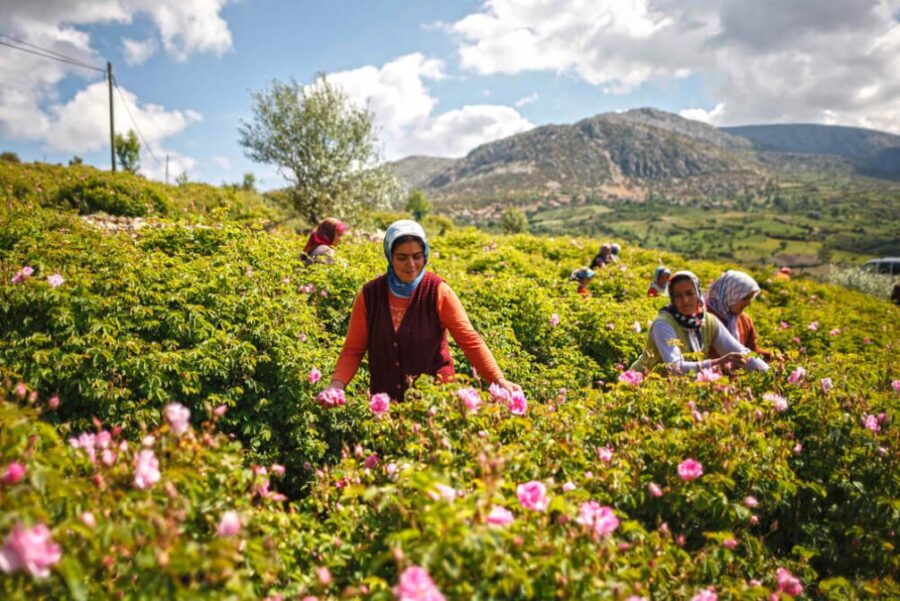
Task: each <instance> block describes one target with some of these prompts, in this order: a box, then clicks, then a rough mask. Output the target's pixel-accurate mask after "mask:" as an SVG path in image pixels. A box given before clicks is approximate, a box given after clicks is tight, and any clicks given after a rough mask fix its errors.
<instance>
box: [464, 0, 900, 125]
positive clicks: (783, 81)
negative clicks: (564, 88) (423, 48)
mask: <svg viewBox="0 0 900 601" xmlns="http://www.w3.org/2000/svg"><path fill="white" fill-rule="evenodd" d="M898 14H900V13H898V3H897V0H795V1H792V2H783V1H781V0H759V1H758V2H746V1H744V0H702V1H701V0H596V1H589V0H553V1H550V2H548V1H544V0H486V1H485V2H484V4H483V5H482V7H481V8H480V9H479V10H478V11H477V12H474V13H472V14H469V15H467V16H465V17H463V18H462V19H460V20H459V21H457V22H455V23H452V24H450V25H447V26H446V29H447V30H449V31H450V32H451V33H452V34H453V35H454V36H456V38H457V40H458V47H459V48H458V49H459V61H460V65H461V66H462V68H464V69H466V70H469V71H472V72H475V73H478V74H485V75H490V74H497V73H503V74H515V73H520V72H523V71H552V72H557V73H566V74H572V75H575V76H577V77H579V78H581V79H583V80H585V81H587V82H588V83H591V84H594V85H597V86H599V87H600V88H601V89H602V90H603V91H605V92H611V93H623V92H629V91H632V90H634V89H635V88H636V87H637V86H639V85H641V84H644V83H646V82H650V81H654V82H655V81H659V80H665V79H677V78H679V77H685V76H687V75H691V74H695V75H698V76H700V77H701V78H702V80H703V81H704V82H706V86H707V89H706V91H707V96H708V97H709V98H710V100H711V101H712V103H713V104H715V108H714V109H712V110H709V111H702V112H699V111H701V110H702V109H693V108H688V109H686V111H687V112H688V114H691V115H694V116H696V117H700V118H703V119H706V120H708V121H710V122H713V123H716V124H736V123H758V122H771V121H780V122H792V121H806V122H820V123H840V124H844V125H859V126H863V127H873V128H877V129H883V130H887V131H893V132H895V133H900V75H898V74H900V19H898V17H897V15H898Z"/></svg>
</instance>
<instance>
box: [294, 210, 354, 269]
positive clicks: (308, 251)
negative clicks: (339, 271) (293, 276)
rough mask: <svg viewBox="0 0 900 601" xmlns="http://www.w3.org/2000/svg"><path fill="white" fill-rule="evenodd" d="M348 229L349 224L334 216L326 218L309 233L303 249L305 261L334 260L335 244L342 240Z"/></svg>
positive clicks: (307, 262) (325, 261) (327, 261)
mask: <svg viewBox="0 0 900 601" xmlns="http://www.w3.org/2000/svg"><path fill="white" fill-rule="evenodd" d="M345 231H347V225H346V224H345V223H343V222H341V221H338V220H337V219H335V218H334V217H329V218H328V219H325V220H324V221H322V222H321V223H319V225H318V226H316V229H314V230H313V232H312V233H311V234H310V235H309V241H308V242H307V243H306V247H305V248H304V249H303V262H304V263H306V264H307V265H309V264H310V263H315V262H322V263H333V262H334V248H333V247H334V246H337V244H338V242H340V240H341V235H342V234H343V233H344V232H345Z"/></svg>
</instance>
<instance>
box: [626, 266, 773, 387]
mask: <svg viewBox="0 0 900 601" xmlns="http://www.w3.org/2000/svg"><path fill="white" fill-rule="evenodd" d="M669 299H670V303H669V304H668V305H666V306H665V307H663V308H662V309H661V310H660V311H659V314H657V316H656V319H655V320H654V321H653V324H652V325H651V326H650V331H649V332H648V333H647V344H646V346H645V347H644V352H643V353H641V356H640V357H638V360H637V361H635V362H634V364H633V365H632V366H631V369H633V370H635V371H640V372H643V373H647V372H649V371H651V370H652V369H653V368H654V367H656V366H657V365H660V364H664V365H665V366H666V368H667V369H668V370H669V372H670V373H676V374H683V373H689V372H692V371H697V370H700V369H718V370H719V371H727V370H729V369H731V368H733V367H743V368H744V369H746V370H749V371H766V370H767V369H769V366H768V365H767V364H766V362H765V361H763V360H762V359H757V358H755V357H747V356H746V355H747V354H748V353H749V352H750V350H749V349H747V348H746V347H744V346H743V345H741V343H739V342H738V341H737V340H735V338H734V336H732V335H731V334H730V333H729V331H728V329H727V328H726V327H725V326H723V325H722V323H721V322H719V320H718V318H716V316H715V315H713V314H712V313H710V312H709V311H706V310H705V307H704V303H703V295H702V293H701V290H700V280H698V279H697V276H696V275H694V274H693V273H692V272H690V271H679V272H677V273H675V274H674V275H673V276H672V278H671V279H670V280H669ZM713 351H715V352H716V353H717V357H716V358H712V357H711V353H712V352H713ZM686 353H696V354H698V355H700V356H701V357H700V358H699V359H698V360H691V361H687V360H685V357H684V355H685V354H686Z"/></svg>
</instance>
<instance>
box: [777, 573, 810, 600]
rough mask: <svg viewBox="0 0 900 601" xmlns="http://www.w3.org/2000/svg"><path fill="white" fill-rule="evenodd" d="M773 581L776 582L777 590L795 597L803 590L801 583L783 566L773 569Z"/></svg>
mask: <svg viewBox="0 0 900 601" xmlns="http://www.w3.org/2000/svg"><path fill="white" fill-rule="evenodd" d="M775 581H776V583H777V584H778V590H779V591H781V592H783V593H787V594H788V595H790V596H791V597H796V596H797V595H799V594H800V593H802V592H803V584H801V583H800V580H799V579H797V578H796V577H795V576H794V575H793V574H791V573H790V572H789V571H788V570H786V569H785V568H778V569H777V570H775Z"/></svg>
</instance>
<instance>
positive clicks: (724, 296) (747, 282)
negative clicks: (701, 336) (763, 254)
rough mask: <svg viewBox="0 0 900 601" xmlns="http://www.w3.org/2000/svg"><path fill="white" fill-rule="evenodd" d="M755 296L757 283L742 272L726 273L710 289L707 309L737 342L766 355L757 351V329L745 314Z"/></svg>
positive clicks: (757, 292)
mask: <svg viewBox="0 0 900 601" xmlns="http://www.w3.org/2000/svg"><path fill="white" fill-rule="evenodd" d="M758 294H759V284H757V283H756V280H754V279H753V278H752V277H750V276H749V275H748V274H746V273H744V272H743V271H735V270H729V271H726V272H725V273H723V274H722V275H721V276H719V279H718V280H716V281H715V282H713V283H712V285H711V286H710V287H709V290H708V291H707V293H706V306H707V308H708V309H709V310H710V311H711V312H712V313H713V314H714V315H715V316H716V317H718V318H719V321H721V322H722V324H723V325H724V326H725V327H726V328H727V329H728V331H729V332H730V333H731V335H732V336H734V337H735V338H736V339H737V341H738V342H740V343H741V344H742V345H744V346H745V347H747V348H748V349H750V350H751V351H754V352H756V353H761V354H763V355H767V354H768V353H765V352H764V351H763V350H762V349H761V348H759V343H758V342H757V336H756V326H754V325H753V320H752V319H751V318H750V316H749V315H747V313H746V312H745V311H744V309H746V308H747V307H749V306H750V303H752V302H753V299H754V298H756V296H757V295H758ZM710 356H712V353H711V354H710Z"/></svg>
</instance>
